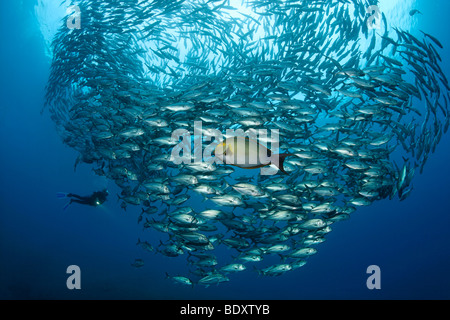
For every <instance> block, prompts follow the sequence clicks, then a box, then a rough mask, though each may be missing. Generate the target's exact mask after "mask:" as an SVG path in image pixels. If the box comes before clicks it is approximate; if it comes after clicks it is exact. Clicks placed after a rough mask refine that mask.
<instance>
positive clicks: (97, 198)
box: [67, 190, 108, 207]
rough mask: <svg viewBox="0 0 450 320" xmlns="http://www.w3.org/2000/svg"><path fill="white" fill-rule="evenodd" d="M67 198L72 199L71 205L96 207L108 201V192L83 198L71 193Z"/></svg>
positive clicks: (104, 191)
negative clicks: (74, 203) (79, 204)
mask: <svg viewBox="0 0 450 320" xmlns="http://www.w3.org/2000/svg"><path fill="white" fill-rule="evenodd" d="M67 197H69V198H72V199H70V203H72V202H76V203H81V204H86V205H89V206H94V207H96V206H99V205H101V204H102V203H103V202H105V201H106V198H107V197H108V191H106V190H103V191H97V192H94V193H93V194H92V195H90V196H88V197H82V196H79V195H77V194H74V193H69V194H68V195H67ZM73 198H75V199H73Z"/></svg>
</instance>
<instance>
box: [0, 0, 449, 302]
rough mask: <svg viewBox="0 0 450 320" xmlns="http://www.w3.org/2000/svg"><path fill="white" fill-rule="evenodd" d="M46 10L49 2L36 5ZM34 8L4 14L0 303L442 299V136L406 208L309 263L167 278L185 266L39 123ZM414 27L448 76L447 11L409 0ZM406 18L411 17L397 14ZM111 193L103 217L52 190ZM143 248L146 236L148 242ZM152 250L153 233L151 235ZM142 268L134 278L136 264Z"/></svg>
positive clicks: (336, 232)
mask: <svg viewBox="0 0 450 320" xmlns="http://www.w3.org/2000/svg"><path fill="white" fill-rule="evenodd" d="M42 2H44V3H45V1H42ZM37 4H38V3H37V1H35V0H23V1H2V2H1V3H0V36H1V38H0V39H1V48H2V49H1V50H0V63H1V66H2V67H1V69H0V70H2V72H1V74H0V96H1V104H0V143H1V145H0V146H1V149H0V150H1V155H0V168H1V169H2V173H1V175H0V191H1V193H0V299H449V298H450V274H449V270H450V250H449V248H450V232H449V231H448V230H449V227H450V210H449V209H448V199H449V197H450V193H449V189H448V187H447V184H448V181H449V178H450V169H449V166H448V163H449V161H450V137H449V135H444V136H443V138H442V140H441V143H440V144H439V146H438V147H437V150H436V153H435V154H433V155H431V156H430V159H429V161H428V163H427V165H426V167H425V169H424V172H423V174H422V175H417V176H416V177H415V178H414V181H413V185H414V190H413V193H412V195H411V196H410V197H409V198H408V199H407V200H405V201H403V202H399V201H398V200H397V199H394V200H391V201H389V200H383V201H379V202H375V203H374V204H372V205H371V206H368V207H363V208H359V209H358V210H357V211H356V212H355V213H353V214H352V216H351V219H349V220H347V221H343V222H339V223H336V224H335V225H333V231H332V232H331V233H330V234H329V235H327V238H326V239H327V240H326V241H325V242H324V243H322V244H320V245H319V246H318V247H317V248H318V253H317V254H316V255H314V256H312V257H310V258H309V260H308V263H307V264H306V265H305V266H304V267H302V268H300V269H298V270H296V271H293V272H289V273H286V274H285V275H283V276H280V277H260V276H258V274H257V273H256V272H250V271H248V272H245V273H240V274H239V273H238V274H235V275H232V276H231V278H232V281H230V282H228V283H224V284H221V285H219V286H211V287H208V288H205V287H202V286H195V287H194V288H191V287H183V286H180V285H176V284H173V283H172V281H170V280H166V279H165V272H168V273H169V274H171V275H172V274H177V273H178V272H179V271H180V270H182V269H180V265H184V263H185V260H184V259H178V260H176V259H175V260H174V259H172V258H169V257H165V256H163V255H155V254H149V253H147V252H144V251H143V250H142V248H140V247H138V246H136V242H137V239H138V238H139V237H142V236H143V235H144V231H143V230H142V225H138V224H137V217H138V215H139V213H140V208H137V207H136V208H133V207H132V206H129V207H128V209H127V211H126V212H125V211H123V210H122V209H121V208H120V203H119V202H117V201H116V199H117V198H116V194H117V193H118V192H119V189H118V188H117V187H116V186H115V185H114V183H113V182H112V181H107V180H106V179H104V178H100V177H98V176H96V175H95V174H94V172H92V170H91V167H89V166H88V165H80V166H79V167H78V168H77V171H76V172H74V170H73V167H74V162H75V159H76V157H77V154H76V152H75V151H74V150H72V149H71V148H69V147H68V146H66V145H64V144H63V142H62V141H61V139H60V138H59V136H58V135H57V132H56V129H55V125H54V123H53V122H52V121H51V120H50V117H49V114H48V112H47V113H44V114H43V115H41V114H40V111H41V109H42V106H43V103H44V94H45V85H46V82H47V79H48V76H49V68H50V60H49V58H48V57H47V56H46V47H45V43H44V39H43V37H42V33H41V29H40V27H39V24H38V20H37V18H36V15H35V10H34V8H35V6H36V5H37ZM415 8H417V9H419V10H420V11H421V12H422V13H423V15H421V16H418V17H416V19H417V20H415V23H416V24H417V26H418V27H419V28H420V29H421V30H424V31H426V32H427V33H430V34H432V35H434V36H436V37H437V38H438V39H440V41H441V42H442V43H443V44H444V50H443V52H442V54H441V55H442V57H443V60H444V61H443V64H442V68H443V70H444V72H445V73H446V74H447V75H450V64H449V61H450V51H449V50H450V35H448V32H447V30H448V26H449V22H448V17H447V15H448V12H450V3H448V1H444V0H435V1H432V2H431V1H417V2H416V4H415ZM405 14H407V12H405ZM104 187H107V188H108V189H109V191H110V197H109V200H108V201H107V202H106V203H105V204H104V205H102V207H100V208H91V207H86V206H75V205H73V206H71V207H70V208H69V209H68V210H66V211H63V210H62V207H63V205H64V203H63V202H61V201H60V200H59V199H56V197H55V194H56V192H58V191H67V192H74V193H79V194H89V193H91V192H92V191H95V190H99V189H101V188H104ZM145 236H146V239H149V235H148V233H145ZM150 239H151V240H153V242H156V243H157V242H158V234H152V235H150ZM136 258H142V259H143V260H144V261H145V266H144V267H142V268H133V267H131V266H130V264H131V263H133V261H134V259H136ZM69 265H78V266H79V267H80V269H81V289H80V290H69V289H68V288H67V286H66V280H67V278H68V276H69V275H68V274H67V273H66V269H67V267H68V266H69ZM370 265H378V266H379V267H380V270H381V289H380V290H369V289H368V288H367V286H366V280H367V278H368V276H369V275H368V274H367V273H366V270H367V267H368V266H370Z"/></svg>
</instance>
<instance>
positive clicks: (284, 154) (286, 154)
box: [277, 153, 294, 174]
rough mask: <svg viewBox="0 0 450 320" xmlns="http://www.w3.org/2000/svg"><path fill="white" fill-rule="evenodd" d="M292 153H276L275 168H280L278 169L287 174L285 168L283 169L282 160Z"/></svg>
mask: <svg viewBox="0 0 450 320" xmlns="http://www.w3.org/2000/svg"><path fill="white" fill-rule="evenodd" d="M293 155H294V154H293V153H282V154H279V155H278V164H277V168H278V169H280V171H281V172H283V173H284V174H289V173H287V172H286V170H284V160H286V158H287V157H289V156H293Z"/></svg>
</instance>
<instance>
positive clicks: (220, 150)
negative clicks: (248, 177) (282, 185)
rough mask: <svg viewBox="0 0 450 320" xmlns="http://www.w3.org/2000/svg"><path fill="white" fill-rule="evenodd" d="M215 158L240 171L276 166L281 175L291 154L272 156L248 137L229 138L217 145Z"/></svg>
mask: <svg viewBox="0 0 450 320" xmlns="http://www.w3.org/2000/svg"><path fill="white" fill-rule="evenodd" d="M214 154H215V156H216V157H217V158H218V159H219V160H221V161H222V162H223V163H225V164H229V165H232V166H236V167H239V168H242V169H258V168H263V167H267V166H270V165H274V166H276V167H277V168H278V169H280V170H281V171H282V172H283V173H285V174H287V172H286V171H285V170H284V167H283V163H284V160H285V159H286V157H288V156H291V155H292V154H289V153H283V154H273V153H272V151H271V150H270V149H268V148H267V147H265V146H264V145H262V144H260V143H259V142H258V141H256V140H253V139H250V138H249V137H231V138H227V139H225V141H223V142H222V143H219V144H218V145H217V147H216V148H215V151H214Z"/></svg>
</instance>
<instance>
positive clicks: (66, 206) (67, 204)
mask: <svg viewBox="0 0 450 320" xmlns="http://www.w3.org/2000/svg"><path fill="white" fill-rule="evenodd" d="M71 203H72V201H69V202H67V203H66V205H65V206H64V207H63V210H64V211H66V209H67V208H68V207H69V206H70V204H71Z"/></svg>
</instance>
